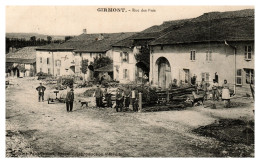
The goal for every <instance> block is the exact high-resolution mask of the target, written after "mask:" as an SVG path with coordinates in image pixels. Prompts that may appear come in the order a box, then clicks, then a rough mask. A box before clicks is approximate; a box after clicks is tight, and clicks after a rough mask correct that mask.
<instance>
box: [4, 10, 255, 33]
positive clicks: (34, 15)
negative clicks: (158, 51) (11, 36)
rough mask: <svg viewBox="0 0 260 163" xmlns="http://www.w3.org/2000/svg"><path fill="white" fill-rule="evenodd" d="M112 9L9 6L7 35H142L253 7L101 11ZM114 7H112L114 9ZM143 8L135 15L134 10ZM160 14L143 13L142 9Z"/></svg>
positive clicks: (7, 11)
mask: <svg viewBox="0 0 260 163" xmlns="http://www.w3.org/2000/svg"><path fill="white" fill-rule="evenodd" d="M107 7H109V6H91V7H90V6H30V7H28V6H27V7H26V6H7V7H6V32H19V33H21V32H26V33H40V34H47V35H79V34H81V33H82V30H83V29H84V28H86V29H87V32H88V33H112V32H139V31H141V30H144V29H146V28H148V27H150V26H153V25H159V24H161V23H163V21H168V20H177V19H184V18H194V17H197V16H200V15H202V14H203V13H206V12H211V11H221V12H222V11H234V10H241V9H248V8H254V7H253V6H196V7H194V6H193V7H191V6H184V7H183V6H177V7H176V6H172V7H169V6H164V7H155V6H142V7H140V6H138V7H131V6H113V7H112V8H125V9H126V10H127V11H128V12H124V13H115V12H98V11H97V9H98V8H107ZM110 7H111V6H110ZM133 8H134V9H139V12H133V11H132V9H133ZM142 8H143V9H155V10H156V12H141V9H142ZM129 10H130V11H129Z"/></svg>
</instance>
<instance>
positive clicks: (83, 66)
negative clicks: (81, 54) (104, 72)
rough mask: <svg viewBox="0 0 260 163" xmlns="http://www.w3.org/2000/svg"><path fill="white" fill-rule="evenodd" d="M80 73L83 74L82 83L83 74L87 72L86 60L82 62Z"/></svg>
mask: <svg viewBox="0 0 260 163" xmlns="http://www.w3.org/2000/svg"><path fill="white" fill-rule="evenodd" d="M81 71H82V73H83V74H84V81H85V74H86V73H87V72H88V60H87V59H83V60H82V63H81Z"/></svg>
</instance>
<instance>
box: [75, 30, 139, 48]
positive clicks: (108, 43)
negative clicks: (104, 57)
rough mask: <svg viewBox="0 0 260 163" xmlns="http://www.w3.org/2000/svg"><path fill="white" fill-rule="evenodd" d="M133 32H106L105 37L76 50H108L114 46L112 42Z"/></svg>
mask: <svg viewBox="0 0 260 163" xmlns="http://www.w3.org/2000/svg"><path fill="white" fill-rule="evenodd" d="M133 34H135V33H133V32H128V33H112V34H104V39H102V40H95V41H93V42H92V43H90V44H88V45H86V46H81V47H79V48H77V49H76V50H75V51H76V52H106V51H107V50H109V49H111V48H112V44H114V43H116V42H118V41H120V40H122V39H125V38H128V37H130V36H132V35H133Z"/></svg>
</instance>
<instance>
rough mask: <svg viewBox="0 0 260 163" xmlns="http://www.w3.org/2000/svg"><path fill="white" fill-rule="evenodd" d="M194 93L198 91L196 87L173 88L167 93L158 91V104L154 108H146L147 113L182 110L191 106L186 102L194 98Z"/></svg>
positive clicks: (144, 109)
mask: <svg viewBox="0 0 260 163" xmlns="http://www.w3.org/2000/svg"><path fill="white" fill-rule="evenodd" d="M192 91H196V88H195V87H185V88H173V89H171V90H167V91H156V93H157V95H158V104H157V105H154V106H149V107H144V108H143V111H145V112H156V111H170V110H182V109H184V108H186V107H187V106H189V104H188V103H186V102H185V101H186V100H187V98H188V97H189V98H192V97H193V95H192Z"/></svg>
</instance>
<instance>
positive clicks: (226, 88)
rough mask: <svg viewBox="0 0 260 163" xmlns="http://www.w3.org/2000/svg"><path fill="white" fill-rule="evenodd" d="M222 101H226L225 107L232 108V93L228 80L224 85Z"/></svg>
mask: <svg viewBox="0 0 260 163" xmlns="http://www.w3.org/2000/svg"><path fill="white" fill-rule="evenodd" d="M222 100H224V105H225V107H230V91H229V86H228V84H227V80H224V84H223V85H222Z"/></svg>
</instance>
